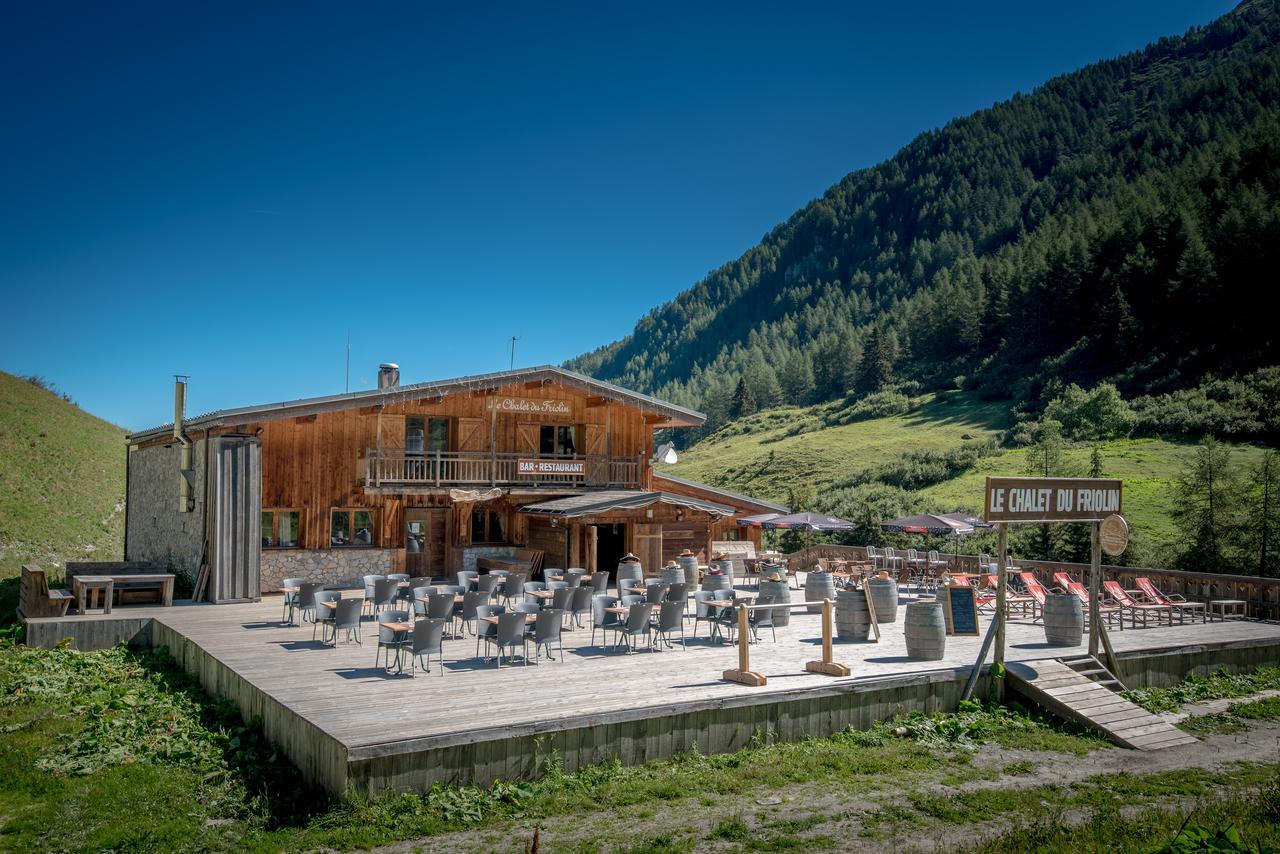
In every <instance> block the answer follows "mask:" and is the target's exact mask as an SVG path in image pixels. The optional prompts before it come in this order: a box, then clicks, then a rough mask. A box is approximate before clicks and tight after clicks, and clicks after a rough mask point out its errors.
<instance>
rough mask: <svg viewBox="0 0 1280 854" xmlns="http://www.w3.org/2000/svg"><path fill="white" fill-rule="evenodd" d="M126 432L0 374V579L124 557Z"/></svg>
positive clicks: (48, 393)
mask: <svg viewBox="0 0 1280 854" xmlns="http://www.w3.org/2000/svg"><path fill="white" fill-rule="evenodd" d="M124 435H125V431H124V430H122V429H121V428H119V427H117V426H115V425H114V424H110V423H108V422H106V421H103V420H102V419H100V418H95V417H94V416H92V415H90V414H89V413H87V412H85V411H84V410H82V409H80V408H79V407H77V406H76V405H75V404H73V403H70V402H68V401H66V400H63V399H62V398H60V397H58V396H57V395H56V394H52V393H50V392H49V391H46V390H45V389H44V388H41V387H39V386H37V385H34V384H33V383H31V382H28V381H27V380H25V379H22V378H20V377H15V376H13V375H12V374H6V373H4V372H0V578H8V577H11V576H14V575H17V574H18V570H19V568H20V567H21V566H22V564H24V563H38V564H54V563H57V564H61V563H64V562H65V561H67V560H76V559H81V560H83V559H86V558H88V557H90V556H92V559H101V560H111V559H116V560H118V559H119V558H120V554H121V549H122V548H123V535H124V472H125V462H124V457H125V444H124Z"/></svg>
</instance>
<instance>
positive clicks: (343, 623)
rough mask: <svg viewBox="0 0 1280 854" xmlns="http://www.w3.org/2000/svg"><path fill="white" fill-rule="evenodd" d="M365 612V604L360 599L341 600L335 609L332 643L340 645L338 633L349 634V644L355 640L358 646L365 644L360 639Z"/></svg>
mask: <svg viewBox="0 0 1280 854" xmlns="http://www.w3.org/2000/svg"><path fill="white" fill-rule="evenodd" d="M362 611H364V602H363V601H362V600H360V599H355V598H352V599H339V600H338V607H337V608H334V609H333V630H332V631H333V634H332V636H331V637H330V639H329V640H330V642H331V643H332V644H333V645H334V646H337V645H338V632H346V633H347V643H351V639H352V638H355V641H356V643H357V644H363V643H364V642H363V640H361V638H360V614H361V612H362Z"/></svg>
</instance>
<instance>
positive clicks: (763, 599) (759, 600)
mask: <svg viewBox="0 0 1280 854" xmlns="http://www.w3.org/2000/svg"><path fill="white" fill-rule="evenodd" d="M775 598H776V597H775V596H774V595H773V594H772V593H761V594H760V595H759V596H757V597H756V604H757V605H772V604H773V602H774V599H775ZM747 625H748V626H750V627H751V634H752V636H753V637H754V638H755V639H756V640H759V639H760V630H761V629H768V630H769V631H770V632H772V633H773V642H774V643H777V642H778V630H777V629H776V628H774V626H773V609H772V608H761V609H760V610H759V611H748V612H747Z"/></svg>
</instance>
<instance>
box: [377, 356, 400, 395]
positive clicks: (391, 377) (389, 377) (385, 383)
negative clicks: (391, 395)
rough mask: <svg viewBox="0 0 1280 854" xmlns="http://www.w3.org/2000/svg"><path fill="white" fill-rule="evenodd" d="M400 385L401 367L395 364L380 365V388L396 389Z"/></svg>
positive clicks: (384, 363) (385, 363)
mask: <svg viewBox="0 0 1280 854" xmlns="http://www.w3.org/2000/svg"><path fill="white" fill-rule="evenodd" d="M398 385H400V366H399V365H397V364H396V363H395V362H383V363H382V364H381V365H378V388H380V389H381V388H395V387H396V386H398Z"/></svg>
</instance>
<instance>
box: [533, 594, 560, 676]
mask: <svg viewBox="0 0 1280 854" xmlns="http://www.w3.org/2000/svg"><path fill="white" fill-rule="evenodd" d="M563 623H564V611H561V610H558V609H556V608H546V609H544V610H542V611H539V612H538V618H537V619H536V620H535V621H534V623H533V656H534V658H538V657H540V653H539V651H540V650H541V649H542V648H543V647H544V646H545V647H546V648H547V658H550V659H551V660H552V661H555V657H554V656H553V655H552V654H551V644H552V643H555V645H556V646H557V647H559V648H560V661H561V663H563V662H564V643H563V641H562V640H561V637H560V630H561V629H562V628H563Z"/></svg>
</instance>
